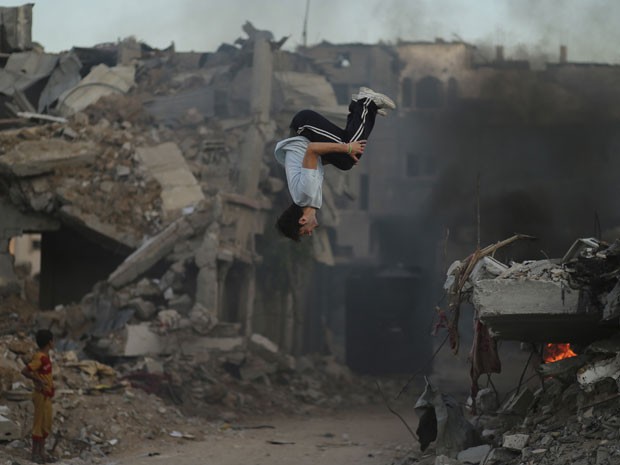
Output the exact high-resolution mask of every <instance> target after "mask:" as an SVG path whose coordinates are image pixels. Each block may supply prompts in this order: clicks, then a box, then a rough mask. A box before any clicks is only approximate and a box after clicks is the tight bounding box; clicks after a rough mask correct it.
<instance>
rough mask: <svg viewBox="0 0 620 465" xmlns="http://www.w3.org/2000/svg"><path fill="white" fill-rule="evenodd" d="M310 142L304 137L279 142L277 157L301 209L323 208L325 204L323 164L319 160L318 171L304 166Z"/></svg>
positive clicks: (292, 194)
mask: <svg viewBox="0 0 620 465" xmlns="http://www.w3.org/2000/svg"><path fill="white" fill-rule="evenodd" d="M309 143H310V141H309V140H308V139H306V138H305V137H303V136H296V137H291V138H289V139H284V140H281V141H280V142H278V144H277V145H276V149H275V156H276V160H277V161H278V163H280V164H281V165H283V166H284V169H285V170H286V182H287V184H288V190H289V192H290V193H291V197H292V198H293V202H295V204H296V205H299V206H300V207H314V208H321V205H322V204H323V173H324V172H323V163H322V162H321V159H320V158H319V163H318V165H317V169H315V170H313V169H309V168H304V167H303V166H302V163H303V160H304V155H305V154H306V149H307V148H308V144H309Z"/></svg>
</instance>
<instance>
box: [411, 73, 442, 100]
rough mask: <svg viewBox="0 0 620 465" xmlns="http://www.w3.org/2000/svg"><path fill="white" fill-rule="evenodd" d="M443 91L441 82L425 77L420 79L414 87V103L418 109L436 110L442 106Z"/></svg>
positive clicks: (434, 78)
mask: <svg viewBox="0 0 620 465" xmlns="http://www.w3.org/2000/svg"><path fill="white" fill-rule="evenodd" d="M442 93H443V89H442V85H441V81H440V80H439V79H437V78H436V77H432V76H427V77H425V78H423V79H420V82H418V84H417V86H416V103H417V106H418V108H437V107H440V106H441V105H442V101H443V95H442Z"/></svg>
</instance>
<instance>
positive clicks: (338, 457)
mask: <svg viewBox="0 0 620 465" xmlns="http://www.w3.org/2000/svg"><path fill="white" fill-rule="evenodd" d="M411 410H413V409H411ZM399 413H401V415H402V414H403V413H402V412H399ZM405 419H406V421H407V422H408V424H409V426H410V427H411V428H412V429H414V430H415V428H416V427H417V420H416V419H415V417H414V416H413V412H411V415H405ZM241 426H243V427H246V429H233V428H226V427H224V428H221V427H220V428H218V429H216V430H215V431H212V432H209V433H206V434H205V437H204V438H201V439H200V440H187V439H177V440H176V442H172V441H165V442H161V443H158V444H152V443H145V444H144V446H143V447H141V448H139V449H136V450H133V451H131V452H125V453H123V455H122V456H109V457H108V458H107V463H109V464H115V465H130V464H131V465H161V464H174V465H197V464H205V465H207V464H214V465H245V464H247V465H285V464H286V465H291V464H295V465H306V464H307V465H320V464H326V465H327V464H329V465H333V464H338V465H353V464H355V465H359V464H368V465H379V464H380V465H388V464H392V463H394V462H395V461H397V460H398V459H399V458H402V457H404V456H407V455H409V454H411V453H412V452H413V453H415V451H418V450H419V448H418V444H417V442H416V441H415V440H414V439H413V438H412V437H411V435H410V433H409V432H408V431H407V429H406V427H405V426H404V425H403V423H402V422H401V421H400V420H399V419H398V417H396V416H395V415H394V414H392V413H390V412H389V411H388V410H387V409H386V408H385V407H364V408H360V409H356V410H354V411H348V412H339V413H330V414H324V415H321V416H312V417H310V416H308V417H281V418H256V419H252V420H248V421H246V422H244V423H243V425H241ZM259 426H269V427H263V428H256V429H253V428H248V427H259ZM237 428H238V427H237Z"/></svg>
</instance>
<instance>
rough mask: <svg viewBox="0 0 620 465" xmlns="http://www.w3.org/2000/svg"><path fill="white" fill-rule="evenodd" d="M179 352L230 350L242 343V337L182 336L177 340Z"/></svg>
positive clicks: (237, 347)
mask: <svg viewBox="0 0 620 465" xmlns="http://www.w3.org/2000/svg"><path fill="white" fill-rule="evenodd" d="M179 344H180V348H181V352H182V353H183V354H186V355H196V354H200V353H204V352H208V351H211V350H216V351H220V352H232V351H234V350H238V349H240V348H242V347H243V345H244V338H242V337H196V338H184V339H183V340H181V341H179Z"/></svg>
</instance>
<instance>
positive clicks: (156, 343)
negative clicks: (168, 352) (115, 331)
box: [122, 323, 165, 357]
mask: <svg viewBox="0 0 620 465" xmlns="http://www.w3.org/2000/svg"><path fill="white" fill-rule="evenodd" d="M125 331H126V342H125V346H124V349H123V353H122V355H124V356H126V357H137V356H144V355H157V354H160V353H162V352H163V351H164V347H165V343H164V341H163V340H162V338H161V337H160V336H159V335H158V334H156V333H154V332H153V331H151V329H150V327H149V325H148V324H147V323H143V324H138V325H126V326H125Z"/></svg>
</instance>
